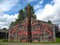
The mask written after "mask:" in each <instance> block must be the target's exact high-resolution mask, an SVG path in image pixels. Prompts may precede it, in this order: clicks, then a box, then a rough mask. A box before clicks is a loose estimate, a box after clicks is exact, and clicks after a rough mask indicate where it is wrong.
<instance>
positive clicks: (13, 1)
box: [0, 0, 60, 28]
mask: <svg viewBox="0 0 60 45" xmlns="http://www.w3.org/2000/svg"><path fill="white" fill-rule="evenodd" d="M29 3H30V4H31V5H32V6H33V7H34V11H35V14H36V16H37V19H38V20H43V21H47V20H51V21H52V23H54V24H57V25H60V0H0V28H4V27H6V28H8V27H9V25H10V23H11V22H12V21H15V19H16V18H17V16H18V11H19V10H21V9H23V8H24V7H26V6H27V5H28V4H29Z"/></svg>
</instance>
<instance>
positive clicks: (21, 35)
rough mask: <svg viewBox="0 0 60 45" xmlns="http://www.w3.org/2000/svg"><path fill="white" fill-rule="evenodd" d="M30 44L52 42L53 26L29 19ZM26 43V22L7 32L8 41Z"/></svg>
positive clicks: (53, 38)
mask: <svg viewBox="0 0 60 45" xmlns="http://www.w3.org/2000/svg"><path fill="white" fill-rule="evenodd" d="M31 34H32V42H54V41H55V26H54V25H53V24H49V23H47V22H43V21H39V20H36V19H33V18H31ZM11 40H13V41H18V42H28V41H29V40H28V20H27V18H26V19H25V20H23V21H22V23H21V24H17V25H15V26H13V27H12V28H11V30H10V31H9V41H11Z"/></svg>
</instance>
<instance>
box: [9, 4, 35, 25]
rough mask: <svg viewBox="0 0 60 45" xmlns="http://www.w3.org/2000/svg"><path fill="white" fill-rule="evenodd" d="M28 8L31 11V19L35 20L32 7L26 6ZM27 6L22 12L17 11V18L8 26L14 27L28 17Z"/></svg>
mask: <svg viewBox="0 0 60 45" xmlns="http://www.w3.org/2000/svg"><path fill="white" fill-rule="evenodd" d="M28 6H29V7H30V10H31V13H30V15H31V17H33V18H36V15H34V9H33V6H30V4H28ZM28 6H27V7H25V8H24V10H22V9H21V10H20V11H19V14H18V18H17V19H16V20H15V22H11V24H10V26H14V25H16V24H17V23H19V22H21V21H22V20H24V19H25V17H27V16H28Z"/></svg>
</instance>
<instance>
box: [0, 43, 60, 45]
mask: <svg viewBox="0 0 60 45" xmlns="http://www.w3.org/2000/svg"><path fill="white" fill-rule="evenodd" d="M1 44H4V45H60V44H32V43H0V45H1Z"/></svg>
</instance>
